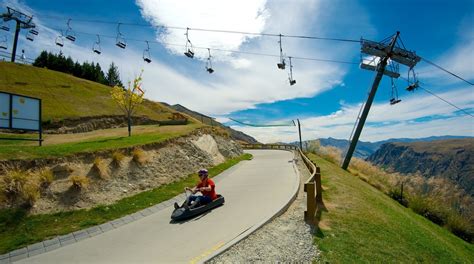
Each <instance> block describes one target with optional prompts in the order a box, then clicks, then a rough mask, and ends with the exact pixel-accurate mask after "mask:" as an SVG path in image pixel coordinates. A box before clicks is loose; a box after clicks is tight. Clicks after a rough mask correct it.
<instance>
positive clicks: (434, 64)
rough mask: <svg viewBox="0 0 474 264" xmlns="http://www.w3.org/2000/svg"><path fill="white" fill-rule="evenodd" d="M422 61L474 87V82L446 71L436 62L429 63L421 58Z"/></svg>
mask: <svg viewBox="0 0 474 264" xmlns="http://www.w3.org/2000/svg"><path fill="white" fill-rule="evenodd" d="M421 59H422V60H424V61H425V62H426V63H428V64H431V65H433V66H435V67H436V68H438V69H440V70H442V71H444V72H447V73H449V74H451V75H452V76H454V77H456V78H458V79H460V80H462V81H464V82H466V83H468V84H470V85H474V83H472V82H470V81H468V80H466V79H464V78H462V77H461V76H459V75H457V74H455V73H452V72H450V71H448V70H446V69H445V68H443V67H441V66H439V65H437V64H436V63H434V62H431V61H429V60H427V59H425V58H421Z"/></svg>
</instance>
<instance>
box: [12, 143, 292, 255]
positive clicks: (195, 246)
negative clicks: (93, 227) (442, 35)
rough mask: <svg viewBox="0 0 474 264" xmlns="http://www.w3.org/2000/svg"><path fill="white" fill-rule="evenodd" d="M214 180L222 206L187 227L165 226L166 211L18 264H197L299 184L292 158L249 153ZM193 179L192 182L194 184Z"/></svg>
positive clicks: (280, 153) (283, 200)
mask: <svg viewBox="0 0 474 264" xmlns="http://www.w3.org/2000/svg"><path fill="white" fill-rule="evenodd" d="M248 152H249V153H252V154H253V156H254V158H253V160H251V161H243V162H241V163H240V164H238V165H236V166H235V167H233V168H231V169H229V170H227V171H226V172H224V173H222V174H221V175H219V176H218V177H216V178H214V179H215V181H216V190H217V192H218V193H221V194H222V195H223V196H224V197H225V199H226V203H225V205H224V206H221V207H219V208H216V209H214V210H213V211H212V212H209V213H207V214H205V215H203V216H200V217H197V218H195V219H192V220H190V221H187V222H183V223H179V224H173V223H170V215H171V212H172V211H173V208H172V206H169V207H167V208H164V209H163V210H161V211H158V212H156V213H154V214H152V215H150V216H147V217H145V218H142V219H139V220H137V221H134V222H131V223H129V224H126V225H124V226H122V227H120V228H117V229H114V230H111V231H108V232H106V233H103V234H101V235H98V236H95V237H92V238H88V239H85V240H82V241H79V242H77V243H74V244H71V245H69V246H65V247H61V248H59V249H57V250H53V251H50V252H47V253H44V254H41V255H37V256H34V257H31V258H27V259H23V260H21V261H20V262H19V263H190V262H191V263H197V262H200V261H202V260H203V259H204V258H205V257H206V256H208V255H210V254H212V253H213V252H215V251H216V250H218V249H219V248H222V247H224V246H226V245H228V243H229V242H230V241H232V240H233V239H235V238H236V237H238V236H239V235H240V234H242V233H244V232H246V231H247V230H250V229H252V228H253V227H255V225H257V224H259V223H262V221H266V220H267V219H268V218H270V217H272V216H273V215H274V214H275V213H276V212H278V211H279V210H280V209H281V208H282V207H283V206H284V205H286V204H287V203H288V201H289V200H290V199H291V197H292V196H293V194H294V192H295V188H297V186H298V184H299V182H298V180H299V179H298V177H297V174H296V172H295V167H294V166H293V163H292V159H293V154H292V153H291V152H288V151H280V150H251V151H248ZM197 180H198V179H197V178H196V181H197Z"/></svg>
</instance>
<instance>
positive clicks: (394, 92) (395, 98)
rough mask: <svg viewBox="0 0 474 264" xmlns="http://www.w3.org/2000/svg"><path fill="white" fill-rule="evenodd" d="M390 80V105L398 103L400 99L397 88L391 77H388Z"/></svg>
mask: <svg viewBox="0 0 474 264" xmlns="http://www.w3.org/2000/svg"><path fill="white" fill-rule="evenodd" d="M390 80H391V82H392V96H391V97H390V105H395V104H398V103H400V102H401V101H402V100H401V99H398V90H397V86H396V85H395V82H394V81H393V78H390Z"/></svg>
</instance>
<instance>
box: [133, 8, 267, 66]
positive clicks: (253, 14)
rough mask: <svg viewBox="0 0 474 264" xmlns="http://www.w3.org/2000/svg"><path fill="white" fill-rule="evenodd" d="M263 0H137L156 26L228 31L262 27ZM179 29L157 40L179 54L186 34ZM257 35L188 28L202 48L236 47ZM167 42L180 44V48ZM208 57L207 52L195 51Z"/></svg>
mask: <svg viewBox="0 0 474 264" xmlns="http://www.w3.org/2000/svg"><path fill="white" fill-rule="evenodd" d="M265 3H266V0H245V1H221V0H204V1H194V0H185V1H179V2H176V1H173V0H163V1H158V0H137V5H138V6H139V7H140V10H141V13H142V16H143V17H145V18H146V19H147V20H148V21H150V23H152V24H153V25H155V26H163V25H164V26H172V27H184V28H203V29H224V30H231V31H246V32H256V33H259V32H261V31H262V30H263V29H264V27H265V22H266V19H267V17H268V13H267V12H266V10H265ZM184 33H185V31H183V30H181V29H170V28H168V29H166V30H165V31H164V32H162V34H161V36H160V40H161V41H162V42H163V43H164V45H165V46H166V47H167V48H168V49H169V50H171V51H172V52H174V53H177V54H182V53H183V52H184V44H185V42H186V37H185V36H184ZM255 37H256V36H249V35H241V34H223V33H215V32H204V31H194V30H191V31H189V39H190V40H191V42H192V43H193V45H198V46H201V47H209V48H218V49H227V50H237V49H239V47H240V46H241V45H242V44H243V43H244V42H245V41H247V40H249V39H252V38H255ZM166 43H172V44H182V45H183V47H180V46H174V45H167V44H166ZM196 55H197V56H200V57H201V58H206V57H207V51H205V50H204V51H202V52H200V53H197V54H196Z"/></svg>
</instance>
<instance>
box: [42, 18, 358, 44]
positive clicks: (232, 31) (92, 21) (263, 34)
mask: <svg viewBox="0 0 474 264" xmlns="http://www.w3.org/2000/svg"><path fill="white" fill-rule="evenodd" d="M42 17H43V18H50V19H64V17H59V16H42ZM74 20H75V21H80V22H88V23H102V24H117V23H120V24H122V25H126V26H139V27H152V28H156V27H158V28H164V29H178V30H187V29H188V30H194V31H205V32H216V33H229V34H241V35H251V36H267V37H278V36H280V35H281V36H282V37H285V38H300V39H313V40H328V41H341V42H353V43H360V40H357V39H345V38H328V37H318V36H305V35H283V34H276V33H257V32H245V31H237V30H223V29H207V28H189V27H177V26H165V25H157V26H154V25H150V24H140V23H131V22H119V21H105V20H89V19H74Z"/></svg>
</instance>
